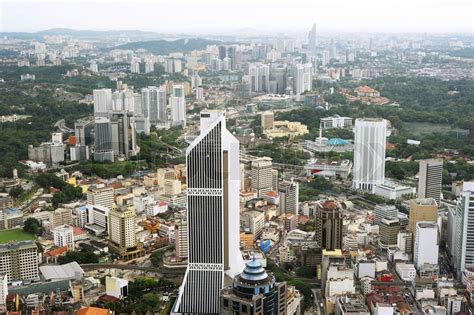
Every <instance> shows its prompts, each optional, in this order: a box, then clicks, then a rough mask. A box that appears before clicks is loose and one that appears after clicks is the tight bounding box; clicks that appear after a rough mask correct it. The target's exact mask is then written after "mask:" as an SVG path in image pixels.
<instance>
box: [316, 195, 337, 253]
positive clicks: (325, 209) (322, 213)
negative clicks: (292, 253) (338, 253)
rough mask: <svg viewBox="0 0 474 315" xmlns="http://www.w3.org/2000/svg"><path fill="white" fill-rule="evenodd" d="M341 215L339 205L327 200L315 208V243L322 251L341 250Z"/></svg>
mask: <svg viewBox="0 0 474 315" xmlns="http://www.w3.org/2000/svg"><path fill="white" fill-rule="evenodd" d="M342 220H343V214H342V210H341V208H340V207H339V205H338V204H337V203H336V202H335V201H333V200H328V201H325V202H323V203H322V204H319V205H318V207H317V208H316V229H315V230H316V235H315V236H316V242H317V243H318V244H319V246H321V248H322V249H327V250H335V249H342Z"/></svg>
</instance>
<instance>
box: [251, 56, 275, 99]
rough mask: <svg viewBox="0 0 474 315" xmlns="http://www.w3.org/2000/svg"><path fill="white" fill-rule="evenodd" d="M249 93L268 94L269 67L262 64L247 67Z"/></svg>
mask: <svg viewBox="0 0 474 315" xmlns="http://www.w3.org/2000/svg"><path fill="white" fill-rule="evenodd" d="M249 77H250V92H256V93H268V92H270V67H269V66H268V65H266V64H262V63H252V64H250V65H249Z"/></svg>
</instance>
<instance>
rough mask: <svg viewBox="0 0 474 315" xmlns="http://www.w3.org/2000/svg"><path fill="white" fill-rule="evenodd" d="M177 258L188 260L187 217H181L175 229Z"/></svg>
mask: <svg viewBox="0 0 474 315" xmlns="http://www.w3.org/2000/svg"><path fill="white" fill-rule="evenodd" d="M174 237H175V248H176V257H177V258H180V259H188V219H187V217H186V215H183V216H180V217H179V218H178V219H177V220H176V222H175V228H174Z"/></svg>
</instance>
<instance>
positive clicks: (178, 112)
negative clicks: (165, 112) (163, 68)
mask: <svg viewBox="0 0 474 315" xmlns="http://www.w3.org/2000/svg"><path fill="white" fill-rule="evenodd" d="M171 125H172V126H182V127H186V100H185V98H184V85H173V94H172V96H171Z"/></svg>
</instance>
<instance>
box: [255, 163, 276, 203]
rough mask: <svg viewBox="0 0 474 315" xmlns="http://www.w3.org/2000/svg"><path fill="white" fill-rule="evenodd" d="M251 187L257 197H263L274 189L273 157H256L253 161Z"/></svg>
mask: <svg viewBox="0 0 474 315" xmlns="http://www.w3.org/2000/svg"><path fill="white" fill-rule="evenodd" d="M250 163H251V176H252V179H251V187H252V191H253V192H255V193H257V197H258V198H260V197H263V196H264V195H265V194H266V193H267V192H269V191H273V187H272V186H273V178H272V159H271V158H268V157H262V158H256V159H254V160H252V161H251V162H250Z"/></svg>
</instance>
